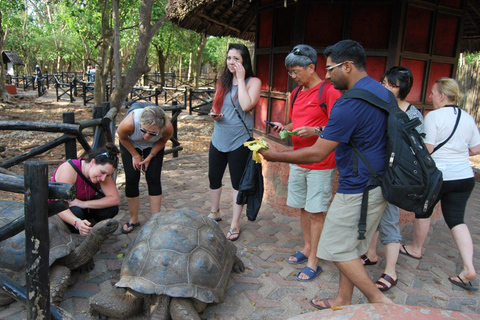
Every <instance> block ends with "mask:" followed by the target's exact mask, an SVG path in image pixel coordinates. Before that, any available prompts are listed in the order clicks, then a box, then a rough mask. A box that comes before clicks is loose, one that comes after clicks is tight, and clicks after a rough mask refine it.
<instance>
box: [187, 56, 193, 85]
mask: <svg viewBox="0 0 480 320" xmlns="http://www.w3.org/2000/svg"><path fill="white" fill-rule="evenodd" d="M192 78H193V51H192V52H190V55H189V61H188V73H187V81H188V83H190V80H191V79H192Z"/></svg>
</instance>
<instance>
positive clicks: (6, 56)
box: [2, 51, 25, 66]
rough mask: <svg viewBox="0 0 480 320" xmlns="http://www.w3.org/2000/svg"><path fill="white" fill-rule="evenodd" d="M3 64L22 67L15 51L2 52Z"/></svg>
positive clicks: (20, 59) (22, 64)
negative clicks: (9, 63)
mask: <svg viewBox="0 0 480 320" xmlns="http://www.w3.org/2000/svg"><path fill="white" fill-rule="evenodd" d="M2 59H3V63H4V64H7V63H8V62H11V63H13V64H14V65H16V66H24V65H25V63H23V61H22V58H20V56H19V55H18V53H16V52H15V51H2Z"/></svg>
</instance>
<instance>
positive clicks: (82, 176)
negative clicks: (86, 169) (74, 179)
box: [67, 159, 104, 195]
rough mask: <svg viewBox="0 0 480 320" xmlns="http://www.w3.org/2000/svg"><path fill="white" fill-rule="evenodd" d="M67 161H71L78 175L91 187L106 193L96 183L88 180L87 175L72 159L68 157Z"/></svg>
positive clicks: (97, 191) (98, 191)
mask: <svg viewBox="0 0 480 320" xmlns="http://www.w3.org/2000/svg"><path fill="white" fill-rule="evenodd" d="M67 161H68V163H70V165H71V166H72V168H73V169H74V170H75V171H76V172H77V174H78V176H79V177H80V178H82V180H83V181H85V182H86V183H87V184H88V185H89V186H90V188H92V189H93V190H94V191H95V192H96V193H99V194H101V195H104V193H103V192H102V190H99V189H98V188H97V186H96V185H94V184H93V183H92V182H91V181H90V180H88V179H87V177H85V175H84V174H83V173H82V170H80V169H78V168H77V166H76V165H75V164H74V163H73V161H72V160H71V159H68V160H67Z"/></svg>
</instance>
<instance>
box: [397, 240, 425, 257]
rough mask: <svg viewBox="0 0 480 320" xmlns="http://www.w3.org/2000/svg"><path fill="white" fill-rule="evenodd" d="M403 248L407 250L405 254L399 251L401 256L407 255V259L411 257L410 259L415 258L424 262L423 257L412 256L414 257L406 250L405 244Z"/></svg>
mask: <svg viewBox="0 0 480 320" xmlns="http://www.w3.org/2000/svg"><path fill="white" fill-rule="evenodd" d="M402 248H403V250H405V252H403V251H402V250H398V251H399V252H400V254H403V255H405V256H407V257H410V258H413V259H417V260H422V259H423V257H415V256H412V255H411V254H410V253H409V252H408V251H407V249H405V245H404V244H402Z"/></svg>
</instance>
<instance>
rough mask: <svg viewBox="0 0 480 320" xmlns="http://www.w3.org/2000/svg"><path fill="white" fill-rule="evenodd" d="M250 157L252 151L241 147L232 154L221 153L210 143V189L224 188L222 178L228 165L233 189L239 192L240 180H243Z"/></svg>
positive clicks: (231, 152)
mask: <svg viewBox="0 0 480 320" xmlns="http://www.w3.org/2000/svg"><path fill="white" fill-rule="evenodd" d="M249 156H250V149H248V148H247V147H245V146H243V145H242V146H241V147H239V148H238V149H235V150H233V151H230V152H221V151H218V149H217V148H215V147H214V146H213V144H212V143H211V142H210V151H209V153H208V180H209V181H210V189H212V190H216V189H220V188H221V187H222V178H223V174H224V173H225V169H226V167H227V163H228V170H229V171H230V180H231V181H232V187H233V189H235V190H238V186H239V185H240V179H241V178H242V174H243V170H244V169H245V164H246V163H247V159H248V157H249Z"/></svg>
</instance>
